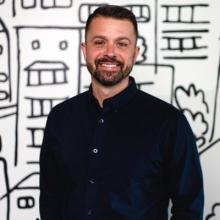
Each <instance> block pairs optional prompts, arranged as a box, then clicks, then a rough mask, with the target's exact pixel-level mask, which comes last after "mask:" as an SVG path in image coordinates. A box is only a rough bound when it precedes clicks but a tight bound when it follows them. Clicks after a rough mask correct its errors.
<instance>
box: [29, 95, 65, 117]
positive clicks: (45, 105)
mask: <svg viewBox="0 0 220 220" xmlns="http://www.w3.org/2000/svg"><path fill="white" fill-rule="evenodd" d="M26 99H27V100H29V101H30V114H29V116H28V118H38V117H47V116H48V114H49V112H50V111H51V109H52V108H53V107H54V106H55V105H57V104H58V103H59V102H61V101H64V100H65V98H60V99H59V98H54V99H51V98H50V99H46V98H30V97H26Z"/></svg>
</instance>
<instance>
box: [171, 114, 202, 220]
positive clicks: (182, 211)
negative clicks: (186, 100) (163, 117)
mask: <svg viewBox="0 0 220 220" xmlns="http://www.w3.org/2000/svg"><path fill="white" fill-rule="evenodd" d="M173 138H174V137H173ZM174 139H175V140H174V143H173V146H174V147H173V148H172V153H171V154H172V156H171V158H172V159H171V163H170V171H171V172H170V175H171V176H170V184H169V187H170V194H171V200H172V204H173V205H172V209H171V213H172V217H171V220H202V218H203V206H204V192H203V178H202V171H201V165H200V161H199V155H198V151H197V146H196V143H195V138H194V135H193V133H192V130H191V128H190V126H189V124H188V122H187V120H186V118H185V117H184V116H183V115H180V117H179V119H178V122H177V126H176V131H175V138H174Z"/></svg>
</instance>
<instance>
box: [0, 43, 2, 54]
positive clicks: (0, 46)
mask: <svg viewBox="0 0 220 220" xmlns="http://www.w3.org/2000/svg"><path fill="white" fill-rule="evenodd" d="M2 54H3V46H2V45H1V44H0V55H2Z"/></svg>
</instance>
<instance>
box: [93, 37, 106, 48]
mask: <svg viewBox="0 0 220 220" xmlns="http://www.w3.org/2000/svg"><path fill="white" fill-rule="evenodd" d="M104 44H105V41H104V40H101V39H100V40H99V39H97V40H95V41H94V45H95V46H96V47H102V46H104Z"/></svg>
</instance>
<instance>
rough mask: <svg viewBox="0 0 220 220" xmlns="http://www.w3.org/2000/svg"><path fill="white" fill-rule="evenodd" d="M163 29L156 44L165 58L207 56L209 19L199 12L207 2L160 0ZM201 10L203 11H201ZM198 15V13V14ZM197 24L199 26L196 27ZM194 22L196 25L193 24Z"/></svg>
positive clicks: (195, 58) (204, 9)
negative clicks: (165, 0)
mask: <svg viewBox="0 0 220 220" xmlns="http://www.w3.org/2000/svg"><path fill="white" fill-rule="evenodd" d="M160 7H161V9H162V10H163V12H164V14H163V15H162V17H161V18H162V22H163V29H162V33H161V35H162V36H161V39H162V41H161V42H162V46H161V48H160V50H161V53H162V57H163V59H165V60H193V59H194V60H197V59H207V49H208V46H207V42H206V39H205V36H206V35H207V33H208V32H209V24H210V21H209V20H207V18H205V17H206V16H205V15H204V16H201V13H199V12H200V11H202V10H203V11H207V10H208V7H209V4H199V3H198V4H197V3H191V4H185V3H184V4H174V3H172V4H161V5H160ZM204 14H205V13H204ZM198 15H199V16H198ZM198 24H199V25H200V26H201V27H202V28H198ZM195 25H197V26H195Z"/></svg>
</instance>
